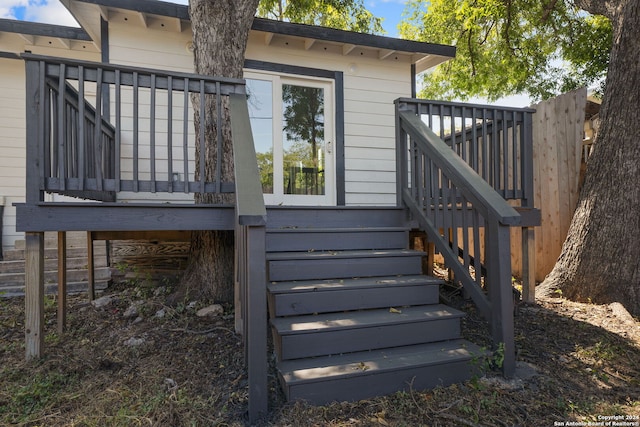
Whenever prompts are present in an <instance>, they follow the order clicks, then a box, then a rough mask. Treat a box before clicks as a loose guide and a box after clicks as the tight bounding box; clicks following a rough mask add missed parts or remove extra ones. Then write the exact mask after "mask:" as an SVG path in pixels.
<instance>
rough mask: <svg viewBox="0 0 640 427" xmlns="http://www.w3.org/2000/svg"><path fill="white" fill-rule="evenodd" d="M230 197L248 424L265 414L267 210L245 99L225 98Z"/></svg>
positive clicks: (237, 311)
mask: <svg viewBox="0 0 640 427" xmlns="http://www.w3.org/2000/svg"><path fill="white" fill-rule="evenodd" d="M229 109H230V118H231V135H232V143H233V164H234V175H235V196H236V203H235V209H236V227H235V245H236V271H235V276H236V279H235V280H236V286H237V288H236V289H237V291H238V294H239V295H238V297H239V299H240V301H241V302H242V303H241V304H240V305H239V306H236V319H237V323H239V324H236V328H237V329H240V330H243V337H244V340H245V360H246V363H247V369H248V376H249V418H250V422H252V423H253V422H255V421H257V420H258V419H260V418H261V417H263V416H264V415H266V413H267V402H268V393H269V389H268V384H267V374H268V372H267V369H268V362H267V330H266V328H267V326H266V325H267V293H266V287H265V286H266V283H267V268H266V223H267V210H266V207H265V204H264V198H263V196H262V185H261V184H260V172H259V170H258V162H257V157H256V152H255V147H254V144H253V135H252V132H251V122H250V119H249V108H248V105H247V96H246V95H245V94H231V95H229Z"/></svg>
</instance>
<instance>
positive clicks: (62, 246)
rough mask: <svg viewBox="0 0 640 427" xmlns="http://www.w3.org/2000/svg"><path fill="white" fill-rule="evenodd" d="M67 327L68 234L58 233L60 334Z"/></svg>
mask: <svg viewBox="0 0 640 427" xmlns="http://www.w3.org/2000/svg"><path fill="white" fill-rule="evenodd" d="M66 326H67V232H66V231H58V333H59V334H62V333H64V330H65V328H66Z"/></svg>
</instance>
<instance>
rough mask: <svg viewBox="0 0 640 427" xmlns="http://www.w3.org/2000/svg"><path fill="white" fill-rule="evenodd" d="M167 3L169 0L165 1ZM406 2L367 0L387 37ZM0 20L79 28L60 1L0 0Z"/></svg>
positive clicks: (394, 32)
mask: <svg viewBox="0 0 640 427" xmlns="http://www.w3.org/2000/svg"><path fill="white" fill-rule="evenodd" d="M165 1H167V0H165ZM168 1H170V2H171V3H179V4H187V0H173V1H172V0H168ZM404 3H405V0H367V1H365V4H366V6H367V8H368V9H369V10H370V11H371V12H372V13H373V14H374V15H375V16H379V17H384V23H383V25H384V28H385V30H386V31H387V35H389V36H391V37H395V36H397V35H398V31H397V27H398V23H399V22H400V19H401V15H402V11H403V10H404ZM0 18H8V19H20V20H25V21H33V22H43V23H48V24H57V25H67V26H77V24H76V22H75V21H74V19H73V18H72V17H71V15H70V14H69V12H68V11H67V9H66V8H65V7H64V6H63V5H62V3H60V2H59V1H58V0H0Z"/></svg>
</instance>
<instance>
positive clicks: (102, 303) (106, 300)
mask: <svg viewBox="0 0 640 427" xmlns="http://www.w3.org/2000/svg"><path fill="white" fill-rule="evenodd" d="M113 299H114V297H113V295H105V296H103V297H100V298H98V299H94V300H93V301H91V305H92V306H94V307H95V308H101V307H106V306H107V305H109V304H111V302H112V301H113Z"/></svg>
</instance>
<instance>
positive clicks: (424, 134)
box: [399, 111, 520, 225]
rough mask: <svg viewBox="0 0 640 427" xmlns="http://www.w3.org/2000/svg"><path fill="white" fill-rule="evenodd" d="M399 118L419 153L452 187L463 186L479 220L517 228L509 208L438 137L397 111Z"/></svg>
mask: <svg viewBox="0 0 640 427" xmlns="http://www.w3.org/2000/svg"><path fill="white" fill-rule="evenodd" d="M399 114H400V118H401V119H402V121H403V124H404V126H403V128H404V129H405V130H406V131H407V133H409V135H410V136H411V137H413V138H415V140H414V143H415V144H416V145H417V146H418V147H419V149H420V150H422V151H424V152H427V153H428V155H429V157H430V158H431V159H432V160H433V161H434V162H435V163H437V164H438V165H440V167H441V168H442V170H443V171H444V172H445V173H446V175H447V177H448V178H449V179H450V180H451V181H453V182H454V183H465V187H464V190H465V195H466V196H467V198H469V200H470V201H471V202H473V204H474V205H477V206H478V209H479V210H480V211H481V213H482V214H483V216H485V217H488V216H495V217H496V218H497V219H498V221H500V223H502V224H505V225H517V224H519V223H520V214H519V213H518V212H516V210H515V209H514V208H513V207H511V206H510V205H509V204H508V203H507V202H506V201H505V200H504V199H503V198H502V197H501V196H500V195H499V194H498V193H496V192H495V191H494V190H493V188H491V186H490V185H489V184H487V182H486V181H484V180H479V179H478V174H477V173H475V171H474V170H473V169H471V167H470V166H469V165H468V164H467V163H466V162H464V161H463V160H462V159H461V158H460V156H458V155H456V154H455V153H454V152H453V151H451V149H450V148H449V146H447V145H446V144H445V143H444V142H443V141H442V140H441V139H440V138H438V136H437V135H436V134H435V133H434V132H433V131H432V130H431V129H429V128H428V127H427V126H426V125H425V124H424V123H423V122H422V121H421V120H420V119H419V118H418V117H417V116H416V115H415V114H412V113H409V112H407V111H401V112H400V113H399Z"/></svg>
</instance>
